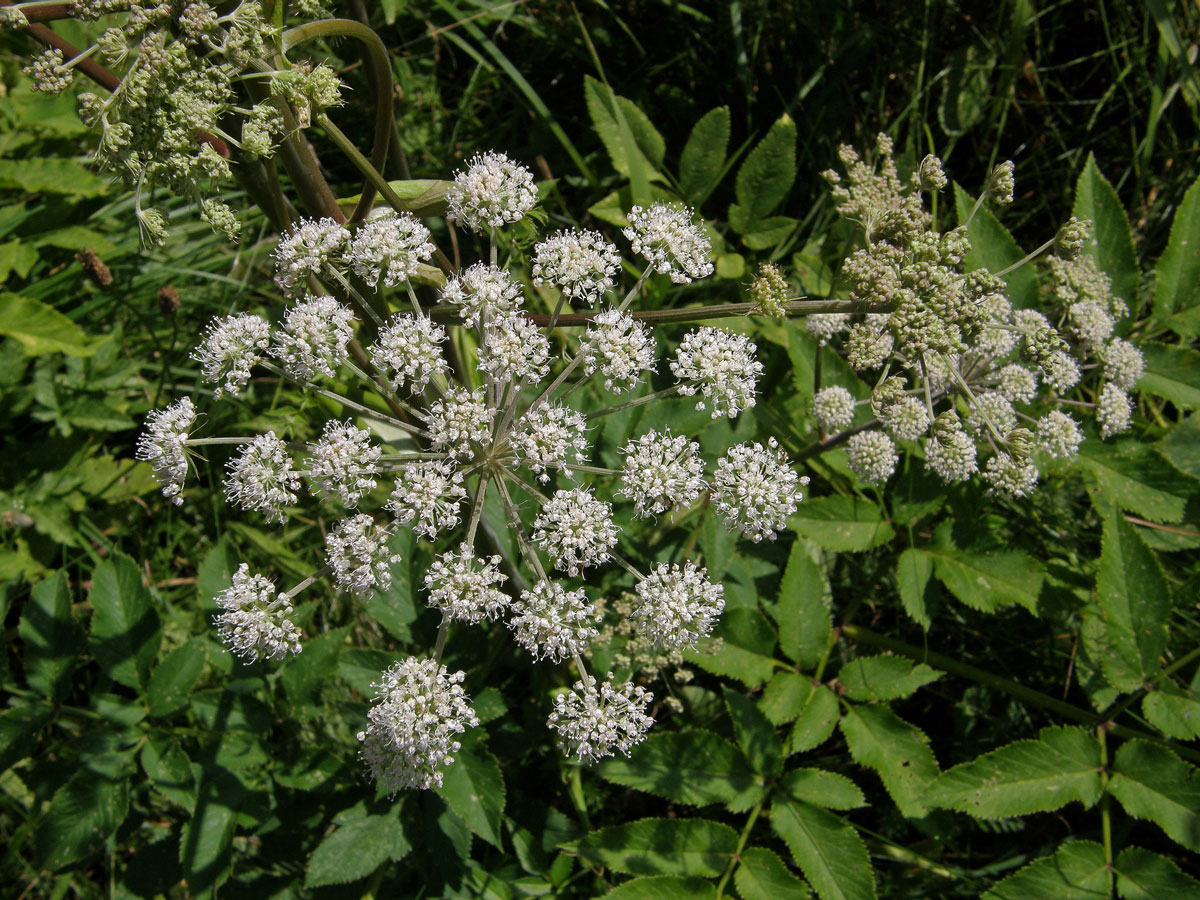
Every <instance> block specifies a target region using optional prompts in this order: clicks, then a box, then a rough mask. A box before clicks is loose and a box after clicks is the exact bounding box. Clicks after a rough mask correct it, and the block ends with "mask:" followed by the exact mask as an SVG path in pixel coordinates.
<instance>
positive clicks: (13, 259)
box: [0, 238, 38, 283]
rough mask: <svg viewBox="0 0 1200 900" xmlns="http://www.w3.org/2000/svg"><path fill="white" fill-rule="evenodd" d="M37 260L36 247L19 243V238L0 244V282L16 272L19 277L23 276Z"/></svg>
mask: <svg viewBox="0 0 1200 900" xmlns="http://www.w3.org/2000/svg"><path fill="white" fill-rule="evenodd" d="M37 261H38V252H37V248H36V247H31V246H30V245H29V244H23V243H21V240H20V239H19V238H13V239H12V240H11V241H5V242H4V243H3V244H0V283H3V282H5V281H7V280H8V276H9V275H10V274H11V273H13V272H16V273H17V276H18V277H20V278H25V277H26V276H27V275H28V274H29V270H30V269H32V268H33V264H34V263H36V262H37Z"/></svg>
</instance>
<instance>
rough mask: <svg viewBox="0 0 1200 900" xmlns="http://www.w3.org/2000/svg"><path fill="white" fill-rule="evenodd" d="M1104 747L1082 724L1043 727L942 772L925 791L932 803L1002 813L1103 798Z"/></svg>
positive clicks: (984, 815) (983, 814)
mask: <svg viewBox="0 0 1200 900" xmlns="http://www.w3.org/2000/svg"><path fill="white" fill-rule="evenodd" d="M1100 794H1101V785H1100V747H1099V745H1098V744H1097V743H1096V738H1095V736H1094V735H1093V734H1092V733H1091V732H1090V731H1087V730H1085V729H1082V728H1043V729H1042V731H1041V732H1040V733H1039V735H1038V739H1037V740H1035V741H1017V742H1016V743H1015V744H1008V745H1007V746H1005V747H1001V748H1000V749H999V750H993V751H992V752H991V753H986V754H984V755H983V756H981V757H979V758H978V759H975V760H972V761H971V762H966V763H963V764H962V765H958V766H955V767H954V768H953V769H949V770H948V771H946V772H944V773H943V774H942V775H941V777H940V778H938V779H937V780H936V781H935V782H934V783H933V785H932V786H931V787H930V788H929V789H928V791H927V792H926V794H925V797H924V800H925V802H926V803H928V804H929V805H930V806H944V807H948V808H951V809H957V810H959V811H961V812H966V813H970V814H971V815H973V816H975V817H976V818H978V819H1004V818H1008V817H1010V816H1024V815H1028V814H1029V813H1035V812H1048V811H1050V810H1052V809H1061V808H1062V807H1064V806H1066V805H1067V804H1068V803H1071V802H1072V801H1075V800H1078V801H1079V802H1080V803H1082V804H1083V805H1084V806H1085V807H1087V806H1091V805H1092V804H1094V803H1095V802H1096V801H1097V800H1098V799H1100Z"/></svg>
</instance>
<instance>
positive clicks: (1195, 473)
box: [1156, 416, 1200, 478]
mask: <svg viewBox="0 0 1200 900" xmlns="http://www.w3.org/2000/svg"><path fill="white" fill-rule="evenodd" d="M1156 446H1157V448H1158V452H1159V453H1161V454H1162V455H1163V457H1164V458H1165V459H1166V460H1167V462H1169V463H1170V464H1171V465H1173V466H1174V467H1175V468H1176V469H1178V470H1179V471H1180V472H1183V473H1184V474H1186V475H1190V476H1191V477H1192V478H1200V416H1188V417H1187V418H1186V419H1184V420H1183V421H1182V422H1180V423H1179V424H1178V425H1176V426H1175V427H1174V428H1172V429H1171V430H1170V432H1168V434H1167V436H1166V437H1164V438H1163V439H1162V440H1161V441H1159V442H1158V444H1157V445H1156Z"/></svg>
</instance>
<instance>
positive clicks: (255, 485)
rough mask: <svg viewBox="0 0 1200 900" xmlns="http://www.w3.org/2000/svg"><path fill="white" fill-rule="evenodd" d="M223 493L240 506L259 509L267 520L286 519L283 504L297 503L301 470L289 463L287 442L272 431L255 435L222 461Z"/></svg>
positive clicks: (290, 457)
mask: <svg viewBox="0 0 1200 900" xmlns="http://www.w3.org/2000/svg"><path fill="white" fill-rule="evenodd" d="M225 466H226V468H227V469H228V470H229V475H228V477H227V478H226V479H225V497H226V499H227V500H228V501H229V502H230V503H232V504H234V505H235V506H240V507H241V508H242V509H247V510H258V511H259V512H261V513H262V514H263V515H264V516H265V517H266V520H267V521H268V522H274V523H278V524H280V525H284V524H286V523H287V520H288V517H287V513H286V512H285V511H284V510H285V508H286V507H289V506H293V505H295V503H296V499H297V496H296V492H297V491H298V490H300V473H299V472H297V471H296V469H295V467H294V466H293V465H292V456H291V454H290V453H288V448H287V444H285V443H284V442H283V441H281V440H280V439H279V438H277V437H276V436H275V432H273V431H268V432H267V433H266V434H260V435H256V436H255V437H254V439H253V440H252V441H250V443H248V444H246V445H245V447H243V448H242V452H241V453H239V454H238V455H237V456H235V457H233V458H232V459H231V460H229V462H227V463H226V464H225Z"/></svg>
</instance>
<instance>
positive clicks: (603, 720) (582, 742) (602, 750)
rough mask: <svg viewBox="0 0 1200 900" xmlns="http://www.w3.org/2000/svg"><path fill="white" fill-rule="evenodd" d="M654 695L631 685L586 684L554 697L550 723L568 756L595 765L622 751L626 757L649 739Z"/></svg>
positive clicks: (607, 682) (579, 682) (652, 723)
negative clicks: (597, 687) (649, 710)
mask: <svg viewBox="0 0 1200 900" xmlns="http://www.w3.org/2000/svg"><path fill="white" fill-rule="evenodd" d="M653 699H654V695H653V694H651V693H650V692H649V691H647V690H646V689H645V688H644V687H641V686H640V685H634V684H631V683H629V682H626V683H625V684H622V685H620V686H618V687H613V685H612V682H610V681H605V682H604V683H603V684H601V685H600V687H599V689H596V688H595V687H593V686H592V685H591V684H589V685H588V686H586V687H585V686H584V684H583V682H582V681H577V682H575V687H574V688H573V689H572V690H570V691H568V692H566V693H562V694H558V695H557V696H555V698H554V712H552V713H550V717H549V718H548V719H547V720H546V724H547V725H549V726H550V727H551V728H552V729H554V730H555V731H557V732H558V742H559V746H561V747H562V749H563V752H564V753H566V754H567V756H574V757H576V758H577V759H578V760H579V761H580V762H584V763H594V762H597V761H599V760H601V759H604V757H606V756H613V755H614V754H615V753H617V752H620V753H622V754H624V755H625V756H628V755H629V751H630V750H632V749H633V748H634V746H635V745H637V744H639V743H641V742H642V741H643V740H645V737H646V732H647V731H649V730H650V727H651V726H652V725H654V719H653V718H651V717H650V716H648V715H646V709H647V708H648V707H649V706H650V703H651V701H653Z"/></svg>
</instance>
